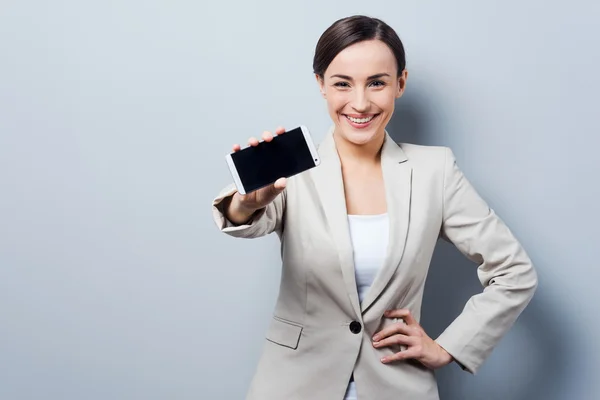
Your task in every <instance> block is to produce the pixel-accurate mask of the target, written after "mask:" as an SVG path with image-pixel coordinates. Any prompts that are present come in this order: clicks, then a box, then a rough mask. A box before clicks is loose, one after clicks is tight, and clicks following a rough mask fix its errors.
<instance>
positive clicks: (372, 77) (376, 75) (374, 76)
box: [329, 73, 390, 81]
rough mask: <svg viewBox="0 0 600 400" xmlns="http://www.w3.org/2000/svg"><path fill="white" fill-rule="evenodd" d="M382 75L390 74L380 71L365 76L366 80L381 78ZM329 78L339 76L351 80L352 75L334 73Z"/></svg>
mask: <svg viewBox="0 0 600 400" xmlns="http://www.w3.org/2000/svg"><path fill="white" fill-rule="evenodd" d="M384 76H387V77H389V76H390V74H387V73H381V74H375V75H371V76H370V77H368V78H367V80H371V79H377V78H383V77H384ZM329 78H341V79H346V80H348V81H351V80H352V77H350V76H348V75H340V74H335V75H331V76H330V77H329Z"/></svg>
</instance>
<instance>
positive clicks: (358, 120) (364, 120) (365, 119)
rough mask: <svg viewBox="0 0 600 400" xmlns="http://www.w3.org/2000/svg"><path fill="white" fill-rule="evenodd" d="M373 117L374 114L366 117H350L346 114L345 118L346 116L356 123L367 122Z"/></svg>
mask: <svg viewBox="0 0 600 400" xmlns="http://www.w3.org/2000/svg"><path fill="white" fill-rule="evenodd" d="M373 117H375V116H374V115H372V116H370V117H368V118H352V117H350V116H349V115H346V118H348V119H349V120H350V121H352V122H354V123H356V124H366V123H367V122H369V121H370V120H372V119H373Z"/></svg>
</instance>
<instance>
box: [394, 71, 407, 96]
mask: <svg viewBox="0 0 600 400" xmlns="http://www.w3.org/2000/svg"><path fill="white" fill-rule="evenodd" d="M407 79H408V71H407V70H406V68H404V70H402V73H400V75H398V91H397V92H396V98H397V99H399V98H400V97H402V95H403V94H404V90H405V89H406V80H407Z"/></svg>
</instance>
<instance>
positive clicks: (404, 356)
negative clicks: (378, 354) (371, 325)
mask: <svg viewBox="0 0 600 400" xmlns="http://www.w3.org/2000/svg"><path fill="white" fill-rule="evenodd" d="M417 355H418V354H417V352H416V351H413V350H411V349H410V348H409V349H408V350H404V351H399V352H398V353H395V354H392V355H391V356H386V357H383V358H382V359H381V362H382V363H384V364H389V363H391V362H394V361H401V360H410V359H416V358H417Z"/></svg>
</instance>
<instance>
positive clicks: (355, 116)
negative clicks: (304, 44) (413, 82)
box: [317, 40, 407, 146]
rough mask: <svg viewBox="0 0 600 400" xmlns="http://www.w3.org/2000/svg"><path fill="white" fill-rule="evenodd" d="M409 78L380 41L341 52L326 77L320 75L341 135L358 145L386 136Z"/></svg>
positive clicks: (358, 45)
mask: <svg viewBox="0 0 600 400" xmlns="http://www.w3.org/2000/svg"><path fill="white" fill-rule="evenodd" d="M406 78H407V72H406V70H404V71H402V74H401V75H400V76H398V67H397V65H396V58H395V57H394V54H393V53H392V51H391V49H390V48H389V47H388V46H387V45H386V44H385V43H383V42H382V41H380V40H368V41H363V42H359V43H356V44H353V45H352V46H349V47H347V48H345V49H344V50H343V51H341V52H340V53H339V54H338V55H337V56H336V57H335V58H334V59H333V61H332V62H331V64H329V67H327V70H326V71H325V74H324V76H323V77H322V78H321V77H319V76H317V81H318V83H319V86H320V89H321V93H322V94H323V97H324V98H325V99H326V100H327V108H328V110H329V115H330V116H331V119H332V120H333V122H334V123H335V133H336V134H337V135H338V137H339V138H340V139H342V140H345V141H348V142H350V143H351V144H354V145H358V146H362V145H366V144H368V143H372V142H374V141H379V139H382V138H383V136H384V135H385V127H386V125H387V123H388V122H389V120H390V118H391V117H392V114H393V112H394V101H395V100H396V99H397V98H399V97H400V96H402V93H403V92H404V88H405V85H406Z"/></svg>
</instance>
